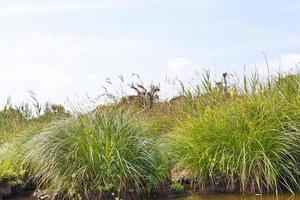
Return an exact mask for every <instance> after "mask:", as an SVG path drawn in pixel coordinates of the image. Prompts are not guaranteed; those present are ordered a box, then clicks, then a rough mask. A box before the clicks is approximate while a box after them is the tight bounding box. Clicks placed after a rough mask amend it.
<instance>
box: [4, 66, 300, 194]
mask: <svg viewBox="0 0 300 200" xmlns="http://www.w3.org/2000/svg"><path fill="white" fill-rule="evenodd" d="M229 78H230V77H229V75H228V74H227V73H224V74H223V76H222V77H221V80H220V81H218V82H215V81H213V80H211V78H210V74H209V73H208V72H205V73H203V76H202V78H201V80H200V81H199V82H198V83H196V84H194V85H192V86H186V85H184V84H182V83H181V84H180V87H179V94H178V95H177V96H176V97H175V98H173V99H171V100H169V101H167V100H165V101H162V100H159V96H158V95H159V87H158V86H155V85H152V86H150V87H149V88H148V87H146V86H144V85H141V84H129V86H128V87H129V88H131V89H133V90H134V91H135V92H136V95H131V96H119V97H117V98H112V99H114V100H115V101H111V102H110V103H107V104H105V105H101V106H98V107H97V108H96V109H95V110H93V111H90V112H86V113H76V112H68V111H66V110H65V109H64V107H63V106H61V105H55V104H53V105H52V104H46V105H41V104H39V102H38V101H37V100H36V98H35V96H34V94H32V98H33V100H34V101H33V105H29V104H23V105H20V106H14V105H12V104H11V103H10V101H8V102H7V104H6V106H5V107H4V108H3V109H2V110H1V112H0V182H1V184H4V183H10V185H11V187H12V188H15V187H16V186H19V185H20V184H21V185H22V184H24V185H25V186H24V187H29V186H28V185H30V186H31V188H34V189H36V190H38V191H43V192H46V193H47V194H49V195H50V196H51V195H52V196H53V197H55V198H56V199H62V198H67V199H68V198H70V199H72V198H73V199H116V198H125V199H136V198H147V197H150V196H155V195H159V194H161V195H166V194H167V195H168V194H170V193H172V194H175V195H176V194H188V193H190V192H191V191H192V192H200V193H201V192H202V193H211V192H227V193H243V194H269V193H273V194H279V193H285V192H289V193H292V194H293V193H297V192H299V191H300V75H298V74H286V75H282V74H278V75H276V76H269V77H268V78H266V79H262V78H260V77H259V76H258V74H256V73H254V74H252V75H249V76H244V77H242V80H243V81H242V83H239V82H232V81H229ZM107 96H110V97H112V96H113V95H111V94H108V95H107ZM1 195H2V197H9V195H11V194H7V195H4V194H1ZM0 199H1V197H0Z"/></svg>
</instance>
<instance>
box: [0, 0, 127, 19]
mask: <svg viewBox="0 0 300 200" xmlns="http://www.w3.org/2000/svg"><path fill="white" fill-rule="evenodd" d="M128 3H129V1H128V0H109V1H108V0H100V1H81V2H76V1H73V2H62V3H48V2H46V3H45V2H44V3H24V2H23V3H11V4H2V5H1V3H0V17H11V16H24V15H32V14H43V13H51V12H62V11H77V10H90V9H99V8H110V7H119V6H122V5H127V4H128Z"/></svg>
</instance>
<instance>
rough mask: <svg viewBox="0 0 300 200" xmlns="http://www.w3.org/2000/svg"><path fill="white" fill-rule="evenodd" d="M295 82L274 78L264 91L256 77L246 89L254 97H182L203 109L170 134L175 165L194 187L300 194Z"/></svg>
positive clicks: (299, 116) (299, 107) (299, 123)
mask: <svg viewBox="0 0 300 200" xmlns="http://www.w3.org/2000/svg"><path fill="white" fill-rule="evenodd" d="M299 80H300V78H299V76H297V75H291V76H287V77H276V78H275V79H274V81H273V82H269V84H272V85H271V86H270V85H269V84H268V86H267V87H265V86H264V85H263V84H261V83H258V81H257V78H256V76H254V78H252V81H253V84H252V86H253V87H252V88H250V89H249V88H246V89H247V90H246V91H249V90H250V91H252V93H251V94H247V93H246V91H245V93H242V94H240V95H239V97H238V98H219V99H216V98H215V96H214V95H213V96H211V95H210V94H209V93H205V94H197V95H195V96H191V95H189V96H187V97H185V98H186V99H187V100H189V101H194V102H193V105H197V101H198V102H200V103H198V104H199V105H201V106H202V107H201V109H197V110H196V114H195V112H190V113H187V114H186V113H185V119H184V120H183V121H182V122H181V123H180V124H179V125H178V126H177V127H176V128H175V130H174V131H173V132H172V133H171V138H170V141H171V142H170V143H171V146H172V148H171V149H172V152H173V155H174V157H177V162H179V163H181V164H182V165H183V166H184V167H185V168H186V169H187V170H188V171H191V172H192V173H194V177H195V182H196V184H197V185H202V186H205V185H207V184H211V185H214V184H217V183H218V182H220V181H225V182H226V183H227V188H230V187H231V186H232V187H234V186H235V183H236V182H238V183H239V186H238V187H239V190H240V191H241V192H253V193H254V192H259V193H262V192H267V191H273V192H279V191H284V190H288V191H290V192H292V193H293V192H296V191H299V189H300V185H299V183H300V165H299V161H300V159H299V158H300V131H299V127H300V104H299V103H300V99H299V93H300V91H299V88H300V87H299V86H300V84H299V83H300V82H299ZM206 85H207V84H206ZM257 85H259V87H258V88H257ZM210 92H212V91H210ZM212 93H213V92H212ZM212 93H211V94H212ZM219 94H220V96H221V93H219ZM208 100H209V102H210V103H209V104H207V105H206V106H203V102H208ZM211 100H212V101H211ZM216 100H217V101H216ZM185 105H187V104H185ZM196 108H197V107H196ZM190 110H192V109H190ZM194 110H195V109H194Z"/></svg>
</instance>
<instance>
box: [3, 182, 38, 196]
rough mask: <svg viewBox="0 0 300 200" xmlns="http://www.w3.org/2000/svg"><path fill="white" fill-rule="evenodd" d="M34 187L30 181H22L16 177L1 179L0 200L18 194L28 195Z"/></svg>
mask: <svg viewBox="0 0 300 200" xmlns="http://www.w3.org/2000/svg"><path fill="white" fill-rule="evenodd" d="M34 189H35V186H34V184H32V183H31V182H27V183H24V182H23V181H21V180H18V179H2V180H1V182H0V200H3V199H11V198H14V197H19V196H28V195H29V194H31V193H32V192H33V191H34Z"/></svg>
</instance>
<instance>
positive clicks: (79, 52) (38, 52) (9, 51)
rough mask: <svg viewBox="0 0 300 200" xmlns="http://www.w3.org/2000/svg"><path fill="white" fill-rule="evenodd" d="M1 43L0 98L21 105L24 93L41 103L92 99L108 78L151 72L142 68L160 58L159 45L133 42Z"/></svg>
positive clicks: (33, 36) (24, 36)
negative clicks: (31, 93)
mask: <svg viewBox="0 0 300 200" xmlns="http://www.w3.org/2000/svg"><path fill="white" fill-rule="evenodd" d="M0 43H1V46H0V55H1V57H0V70H1V74H2V77H1V79H0V86H1V87H0V88H1V94H0V98H1V99H5V98H7V97H8V96H12V99H13V100H17V101H24V100H26V97H28V94H27V93H26V90H34V91H35V92H36V93H37V95H38V96H39V97H40V99H41V100H42V101H46V100H50V101H56V102H57V101H59V102H62V100H63V99H65V98H66V97H70V96H71V97H72V96H74V94H80V95H82V94H84V93H85V92H87V93H88V94H90V95H92V96H97V95H99V93H101V92H102V86H103V84H104V81H105V78H106V77H107V76H112V77H115V76H117V75H120V74H124V73H127V74H131V73H133V72H136V71H139V72H140V71H142V72H144V74H150V73H151V72H153V73H154V70H153V69H152V68H150V67H149V68H147V64H148V65H152V64H153V63H152V64H151V62H152V61H153V58H154V57H155V58H158V57H159V56H161V55H163V54H165V52H164V49H163V48H162V47H161V46H159V47H158V46H156V44H155V43H153V42H150V41H145V40H138V39H118V40H117V39H106V38H93V37H84V36H72V35H58V36H53V35H51V34H42V33H25V32H22V33H13V34H12V33H10V34H9V33H0ZM154 62H155V61H154ZM141 67H142V68H141ZM139 72H137V73H139ZM148 72H150V73H148ZM151 77H152V74H150V75H149V77H147V78H149V79H151Z"/></svg>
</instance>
